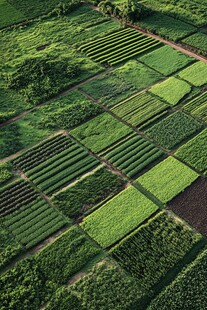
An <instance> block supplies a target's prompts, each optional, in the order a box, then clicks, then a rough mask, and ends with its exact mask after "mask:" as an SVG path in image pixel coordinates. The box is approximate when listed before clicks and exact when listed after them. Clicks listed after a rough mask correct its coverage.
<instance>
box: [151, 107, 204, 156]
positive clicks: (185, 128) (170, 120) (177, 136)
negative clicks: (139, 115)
mask: <svg viewBox="0 0 207 310" xmlns="http://www.w3.org/2000/svg"><path fill="white" fill-rule="evenodd" d="M201 128H202V125H201V123H199V122H198V121H197V120H195V119H194V118H193V117H191V116H189V115H187V114H185V113H183V112H181V111H177V112H175V113H173V114H171V115H169V116H168V117H166V118H165V119H163V120H162V121H160V122H159V123H158V124H155V125H154V126H152V127H151V128H150V129H148V130H147V131H146V134H147V135H148V136H149V137H150V138H151V139H152V140H154V141H156V142H157V143H159V144H160V145H162V146H163V147H164V148H166V149H169V150H170V149H173V148H175V147H176V145H177V144H179V143H180V142H182V141H183V140H184V139H187V138H188V137H190V136H191V135H192V134H194V133H196V132H197V131H199V130H201Z"/></svg>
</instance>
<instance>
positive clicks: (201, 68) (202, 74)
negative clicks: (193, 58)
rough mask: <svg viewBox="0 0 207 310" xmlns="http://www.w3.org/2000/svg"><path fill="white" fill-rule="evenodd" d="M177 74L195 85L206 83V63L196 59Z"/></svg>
mask: <svg viewBox="0 0 207 310" xmlns="http://www.w3.org/2000/svg"><path fill="white" fill-rule="evenodd" d="M179 76H180V77H181V78H182V79H184V80H186V81H188V82H190V83H191V84H193V85H195V86H202V85H204V84H206V83H207V64H206V63H204V62H201V61H198V62H196V63H195V64H193V65H191V66H190V67H188V68H186V69H184V70H182V71H181V72H180V73H179Z"/></svg>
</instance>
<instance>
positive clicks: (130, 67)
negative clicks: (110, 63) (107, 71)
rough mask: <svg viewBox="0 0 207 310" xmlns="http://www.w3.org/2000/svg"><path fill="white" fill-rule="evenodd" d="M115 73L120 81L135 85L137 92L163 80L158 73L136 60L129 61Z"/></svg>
mask: <svg viewBox="0 0 207 310" xmlns="http://www.w3.org/2000/svg"><path fill="white" fill-rule="evenodd" d="M113 72H114V74H115V75H116V76H118V77H119V78H120V79H123V80H124V81H126V82H127V83H130V84H131V85H133V86H134V87H135V88H136V90H141V89H143V88H146V87H148V86H150V85H152V84H154V83H156V82H157V81H159V80H160V79H162V76H161V75H160V74H159V73H158V72H156V71H154V70H152V69H150V68H148V67H146V66H145V65H143V64H141V63H138V62H137V61H136V60H130V61H128V62H127V63H126V64H124V65H123V66H121V67H119V68H117V69H115V70H114V71H113Z"/></svg>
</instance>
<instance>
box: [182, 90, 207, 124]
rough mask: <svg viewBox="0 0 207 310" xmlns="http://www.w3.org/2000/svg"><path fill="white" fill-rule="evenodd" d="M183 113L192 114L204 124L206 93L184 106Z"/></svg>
mask: <svg viewBox="0 0 207 310" xmlns="http://www.w3.org/2000/svg"><path fill="white" fill-rule="evenodd" d="M184 111H187V112H189V113H191V114H193V115H194V116H195V117H198V118H200V119H202V120H204V121H205V122H206V121H207V92H204V93H203V94H201V95H200V96H198V97H196V98H195V99H193V100H192V101H190V102H189V103H188V104H186V105H185V106H184Z"/></svg>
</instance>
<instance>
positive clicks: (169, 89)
mask: <svg viewBox="0 0 207 310" xmlns="http://www.w3.org/2000/svg"><path fill="white" fill-rule="evenodd" d="M185 70H188V69H185ZM181 74H182V72H181V73H180V75H181ZM190 91H191V86H190V85H189V84H187V83H186V82H184V81H181V80H178V79H176V78H175V77H170V78H168V79H167V80H165V81H164V82H162V83H160V84H156V85H154V86H152V88H150V92H151V93H153V94H155V95H157V96H159V97H160V98H162V99H164V100H166V101H167V102H168V103H170V104H171V105H173V106H174V105H176V104H178V103H179V101H180V100H181V99H182V98H183V97H184V96H185V95H187V94H188V93H189V92H190Z"/></svg>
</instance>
